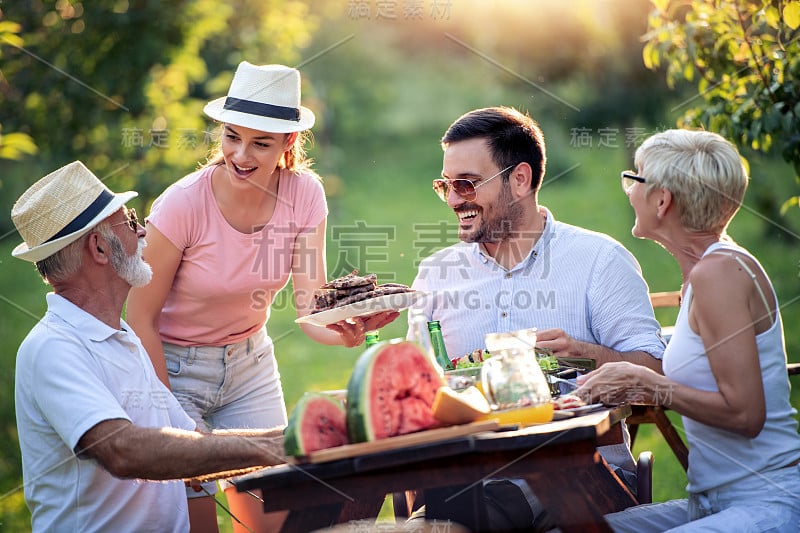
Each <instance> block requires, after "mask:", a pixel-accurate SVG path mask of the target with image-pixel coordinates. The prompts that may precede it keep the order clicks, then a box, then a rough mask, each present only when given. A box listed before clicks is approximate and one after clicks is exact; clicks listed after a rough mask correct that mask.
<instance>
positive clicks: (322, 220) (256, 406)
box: [127, 62, 397, 531]
mask: <svg viewBox="0 0 800 533" xmlns="http://www.w3.org/2000/svg"><path fill="white" fill-rule="evenodd" d="M204 111H205V113H206V114H207V115H208V116H210V117H211V118H213V119H215V120H217V121H219V122H220V123H222V136H221V145H220V149H219V151H218V153H216V154H215V155H213V156H212V157H211V158H210V161H209V162H208V163H207V164H206V165H204V166H203V167H202V168H200V169H199V170H197V171H196V172H193V173H191V174H189V175H188V176H186V177H184V178H182V179H181V180H179V181H178V182H176V183H174V184H173V185H171V186H170V187H169V188H168V189H167V190H166V191H165V192H164V193H163V194H162V195H161V196H160V197H159V198H158V199H157V200H156V201H155V203H154V204H153V207H152V210H151V213H150V215H149V216H148V218H147V244H148V246H147V248H146V249H145V251H144V258H145V260H146V261H147V262H148V263H150V265H151V266H152V268H153V280H152V282H151V283H150V284H149V285H147V286H145V287H142V288H139V289H136V290H133V291H131V294H130V297H129V299H128V307H127V319H128V322H129V323H130V324H131V325H132V327H133V328H134V329H135V331H136V333H137V334H138V335H139V337H141V339H142V342H143V343H144V346H145V348H146V349H147V351H148V353H149V355H150V358H151V359H152V361H153V366H154V367H155V369H156V372H157V373H158V375H159V377H160V379H161V380H162V381H164V382H165V383H166V384H167V385H168V386H170V387H171V389H172V391H173V393H174V394H175V396H176V397H177V398H178V400H179V401H180V402H181V405H182V406H183V408H184V409H185V410H186V412H187V413H188V414H189V415H190V416H191V417H192V418H194V419H195V421H196V422H197V423H198V427H203V428H206V429H208V430H209V431H210V430H212V429H216V428H232V427H233V428H246V427H252V428H258V427H273V426H275V425H280V424H285V423H286V408H285V405H284V400H283V391H282V388H281V383H280V375H279V373H278V368H277V364H276V361H275V358H274V355H273V344H272V340H271V338H270V336H269V335H268V334H267V330H266V323H267V320H268V318H269V312H270V306H271V304H272V301H273V300H274V297H275V295H276V294H277V293H278V292H279V291H280V290H281V289H283V287H285V286H286V284H287V282H288V280H289V277H290V276H291V278H292V285H293V287H294V302H295V306H296V308H297V314H298V316H304V315H307V314H309V313H310V312H311V310H312V309H313V307H314V298H313V293H314V290H315V289H316V288H317V287H319V286H320V285H322V284H323V283H325V281H326V278H327V272H326V264H325V227H326V218H327V214H328V208H327V204H326V201H325V193H324V190H323V188H322V183H321V180H320V178H319V176H317V174H316V173H314V172H313V171H312V170H311V169H310V162H309V161H308V160H306V158H305V151H304V148H303V144H304V141H305V139H306V136H307V130H308V129H309V128H311V126H312V125H313V124H314V114H313V113H312V112H311V111H310V110H309V109H307V108H305V107H302V106H301V105H300V74H299V72H298V71H297V70H295V69H292V68H289V67H285V66H281V65H265V66H256V65H251V64H250V63H247V62H242V63H241V64H240V65H239V67H238V69H237V70H236V73H235V75H234V78H233V82H232V84H231V87H230V90H229V91H228V95H227V96H226V97H222V98H219V99H216V100H214V101H212V102H209V103H208V104H207V105H206V107H205V109H204ZM396 317H397V313H396V312H385V313H381V314H378V315H373V316H371V317H368V318H364V319H359V318H356V319H354V320H352V321H349V322H347V323H345V322H340V323H338V324H336V325H332V326H329V328H328V329H325V328H320V327H316V326H313V325H305V324H304V325H302V326H301V328H302V329H303V331H304V332H305V333H306V334H307V335H308V336H309V337H311V338H312V339H314V340H316V341H318V342H320V343H323V344H344V345H345V346H357V345H359V344H361V343H362V342H363V341H364V335H365V332H366V331H368V330H371V329H377V328H380V327H382V326H384V325H386V324H387V323H389V322H391V321H392V320H394V319H395V318H396ZM204 489H205V490H202V491H200V492H196V491H194V490H192V489H188V490H187V495H188V496H189V498H190V500H189V513H190V519H191V522H192V531H196V530H200V529H201V528H203V529H205V530H210V531H215V530H216V529H217V523H216V509H215V503H214V500H213V498H212V497H208V496H209V494H213V492H215V490H216V487H215V486H214V485H213V484H208V485H206V486H204ZM226 496H227V499H228V503H229V505H230V509H231V511H232V512H233V514H234V515H235V516H236V517H237V518H238V519H239V520H241V521H242V522H243V523H244V525H245V526H246V528H249V529H250V530H253V531H270V530H274V529H277V528H279V527H280V524H281V522H282V520H283V513H271V514H269V515H267V514H264V513H263V511H262V510H261V503H260V502H259V501H258V500H257V499H256V498H254V497H253V496H252V495H249V494H240V493H237V492H236V490H235V489H233V488H232V487H229V490H226ZM237 528H241V525H240V524H238V523H237V522H236V521H234V529H235V530H237ZM241 530H242V531H245V530H247V529H245V528H243V529H241Z"/></svg>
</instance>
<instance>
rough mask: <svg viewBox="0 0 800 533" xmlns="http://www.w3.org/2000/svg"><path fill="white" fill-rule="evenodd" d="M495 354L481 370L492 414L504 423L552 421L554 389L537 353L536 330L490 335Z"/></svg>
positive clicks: (491, 348)
mask: <svg viewBox="0 0 800 533" xmlns="http://www.w3.org/2000/svg"><path fill="white" fill-rule="evenodd" d="M485 340H486V348H487V349H488V350H489V352H490V353H491V355H492V356H491V357H490V358H489V359H487V360H486V361H485V362H484V363H483V366H482V370H481V383H482V385H483V392H484V394H485V395H486V399H487V400H489V405H490V406H491V408H492V411H493V413H492V415H490V416H494V415H495V414H497V415H498V417H499V418H500V419H501V423H502V422H508V423H517V424H530V423H541V422H549V421H550V420H551V419H552V416H553V406H552V403H551V401H550V400H551V396H550V388H549V385H548V382H547V380H546V379H545V376H544V373H543V372H542V369H541V367H540V366H539V362H538V360H537V358H536V354H535V352H534V346H535V344H536V330H535V329H533V328H531V329H527V330H520V331H515V332H509V333H490V334H487V335H486V338H485Z"/></svg>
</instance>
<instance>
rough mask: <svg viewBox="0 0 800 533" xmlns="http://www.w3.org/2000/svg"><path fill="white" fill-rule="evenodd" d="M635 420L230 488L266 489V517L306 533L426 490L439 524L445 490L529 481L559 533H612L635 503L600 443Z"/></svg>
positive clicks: (578, 422)
mask: <svg viewBox="0 0 800 533" xmlns="http://www.w3.org/2000/svg"><path fill="white" fill-rule="evenodd" d="M629 414H630V408H629V407H628V406H620V407H616V408H613V409H603V410H601V411H598V412H595V413H591V414H588V415H584V416H581V417H575V418H572V419H567V420H561V421H557V422H551V423H549V424H541V425H537V426H531V427H528V428H524V429H520V430H506V431H497V432H483V433H478V434H473V435H467V436H463V437H458V438H454V439H451V440H447V441H443V442H435V443H429V444H422V445H417V446H411V447H404V448H400V449H394V450H388V451H382V452H379V453H372V454H367V455H359V456H356V457H351V458H346V459H340V460H336V461H331V462H326V463H317V464H304V465H282V466H278V467H273V468H268V469H264V470H260V471H257V472H253V473H251V474H248V475H245V476H242V477H241V478H238V479H237V480H236V481H234V485H235V486H236V488H237V490H238V491H240V492H241V491H247V490H255V489H258V490H261V491H262V495H263V500H264V511H265V512H269V511H278V510H284V509H288V510H289V511H290V512H289V515H288V518H287V520H286V522H285V523H284V526H283V530H282V531H287V532H295V531H299V532H305V531H312V530H314V529H317V528H321V527H327V526H330V525H333V524H336V523H341V522H346V521H348V520H357V519H358V520H362V519H374V518H375V517H377V515H378V512H379V510H380V508H381V506H382V504H383V501H384V498H385V495H386V494H387V493H391V492H399V491H404V490H422V491H424V494H425V505H426V517H427V518H428V519H443V518H446V517H440V516H439V515H438V513H439V508H440V505H439V504H440V503H441V502H440V501H438V500H437V498H438V499H439V500H440V499H441V493H442V491H441V490H438V491H437V490H430V489H436V488H440V487H452V486H458V485H467V486H473V487H480V486H482V485H481V481H482V480H483V479H486V478H491V477H494V478H504V477H505V478H524V479H526V480H527V481H528V483H529V484H530V486H531V487H533V488H534V491H535V492H536V495H537V496H538V497H539V498H540V500H541V501H542V503H543V505H544V507H545V508H546V509H547V510H548V512H549V513H550V514H551V516H552V517H553V519H554V520H555V522H556V523H557V524H558V526H559V527H560V529H561V530H562V531H564V532H570V531H581V532H591V531H611V530H610V528H609V526H608V524H607V523H606V522H605V520H604V519H603V515H604V514H606V513H610V512H614V511H619V510H622V509H625V508H627V507H629V506H631V505H635V504H636V500H635V498H634V497H633V495H632V494H631V493H630V492H629V491H628V490H627V488H626V487H625V485H624V484H623V483H622V482H621V481H620V480H619V479H618V478H617V477H616V476H615V475H614V474H613V473H612V472H611V470H610V469H609V468H608V466H607V464H606V463H605V461H604V460H603V459H602V458H601V457H600V455H599V454H598V453H597V449H596V443H597V439H598V437H600V436H602V435H604V434H605V433H606V432H608V431H609V429H610V428H611V427H612V426H613V425H615V424H617V423H618V422H619V421H620V420H622V419H623V418H625V417H627V416H628V415H629Z"/></svg>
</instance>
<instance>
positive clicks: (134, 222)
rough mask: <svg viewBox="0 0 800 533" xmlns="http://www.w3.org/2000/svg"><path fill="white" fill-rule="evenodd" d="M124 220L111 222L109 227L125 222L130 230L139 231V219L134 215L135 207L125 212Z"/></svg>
mask: <svg viewBox="0 0 800 533" xmlns="http://www.w3.org/2000/svg"><path fill="white" fill-rule="evenodd" d="M125 218H126V220H125V221H124V222H117V223H116V224H111V227H112V228H113V227H114V226H120V225H122V224H127V225H128V227H129V228H131V230H133V231H134V232H138V231H139V219H138V218H137V217H136V209H134V208H132V207H131V208H130V209H128V210H127V211H126V212H125Z"/></svg>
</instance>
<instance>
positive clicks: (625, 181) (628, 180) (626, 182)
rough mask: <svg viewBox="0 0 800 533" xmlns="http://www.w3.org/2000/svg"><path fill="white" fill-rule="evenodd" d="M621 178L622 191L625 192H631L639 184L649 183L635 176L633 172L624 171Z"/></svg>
mask: <svg viewBox="0 0 800 533" xmlns="http://www.w3.org/2000/svg"><path fill="white" fill-rule="evenodd" d="M620 178H621V179H622V190H623V191H625V192H630V190H631V189H632V188H633V186H634V185H635V184H636V183H637V182H638V183H647V180H646V179H644V178H643V177H641V176H639V175H637V174H634V173H633V171H632V170H623V171H622V173H621V174H620Z"/></svg>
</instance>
